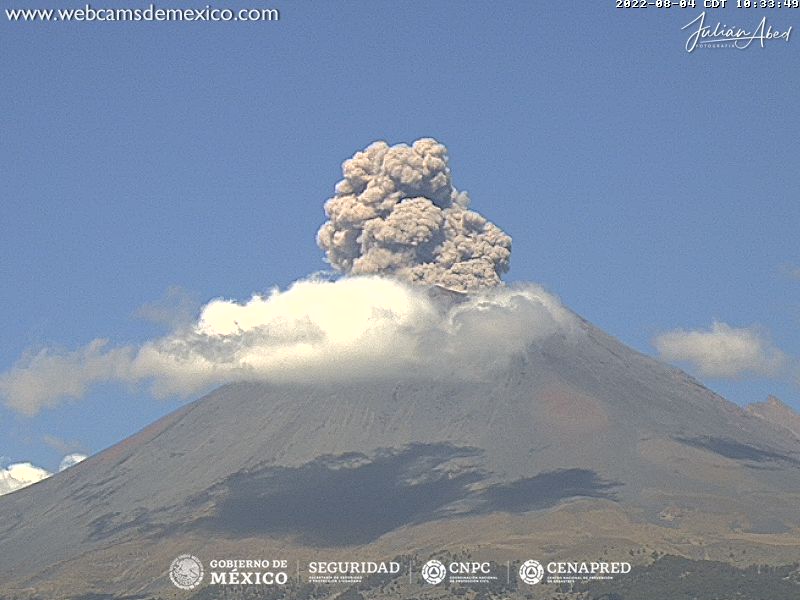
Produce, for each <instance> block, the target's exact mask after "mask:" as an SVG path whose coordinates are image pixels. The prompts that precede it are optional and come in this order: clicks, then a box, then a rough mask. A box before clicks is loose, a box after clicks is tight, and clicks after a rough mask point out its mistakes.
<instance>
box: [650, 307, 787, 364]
mask: <svg viewBox="0 0 800 600" xmlns="http://www.w3.org/2000/svg"><path fill="white" fill-rule="evenodd" d="M653 345H654V346H655V348H656V350H658V353H659V355H660V357H661V358H662V359H663V360H666V361H669V362H686V363H689V364H691V365H692V367H693V368H695V369H696V370H697V371H698V372H699V373H700V374H701V375H704V376H706V377H721V378H735V377H741V376H745V375H760V376H775V375H778V374H779V373H780V372H781V370H782V369H783V368H784V366H786V364H787V357H786V355H785V354H784V353H783V352H782V351H781V350H779V349H778V348H776V347H775V346H774V345H773V344H772V342H770V341H769V339H768V338H767V337H766V336H765V335H764V334H763V333H761V332H760V331H759V330H758V329H757V328H754V327H742V328H736V327H731V326H730V325H728V324H726V323H722V322H717V321H715V322H714V323H713V324H712V326H711V329H708V330H684V329H676V330H673V331H667V332H665V333H662V334H660V335H658V336H656V337H655V338H654V339H653Z"/></svg>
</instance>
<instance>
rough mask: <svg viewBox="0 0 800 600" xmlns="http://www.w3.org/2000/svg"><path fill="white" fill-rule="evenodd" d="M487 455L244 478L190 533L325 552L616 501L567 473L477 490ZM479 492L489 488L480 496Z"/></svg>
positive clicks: (351, 462) (329, 462) (357, 463)
mask: <svg viewBox="0 0 800 600" xmlns="http://www.w3.org/2000/svg"><path fill="white" fill-rule="evenodd" d="M481 454H482V451H481V450H478V449H476V448H469V447H455V446H452V445H449V444H414V445H410V446H407V447H405V448H403V449H399V450H398V449H393V450H382V451H380V452H378V453H377V454H376V455H375V456H374V457H367V456H365V455H363V454H357V453H352V454H346V455H342V456H337V457H331V456H326V457H320V458H318V459H316V460H314V461H311V462H309V463H307V464H305V465H303V466H301V467H298V468H286V467H267V468H264V469H260V470H257V471H252V472H246V473H245V472H243V473H236V474H234V475H232V476H230V477H228V478H227V480H226V481H225V482H224V483H222V484H221V485H220V486H217V487H215V488H212V489H211V490H209V491H208V492H207V493H205V494H203V495H202V496H200V497H198V498H196V499H195V502H196V503H197V505H198V506H200V505H204V504H207V503H209V502H210V503H213V504H214V506H215V514H214V515H213V516H211V517H205V518H202V519H199V520H198V521H195V522H194V523H192V524H190V527H195V526H199V527H201V528H203V529H206V530H210V531H212V532H215V533H222V534H225V535H231V536H248V535H264V534H266V535H273V536H289V537H295V538H298V539H299V540H301V541H302V542H304V543H306V544H311V545H317V546H347V545H354V544H362V543H368V542H371V541H373V540H375V539H377V538H378V537H380V536H381V535H383V534H385V533H387V532H389V531H392V530H394V529H397V528H399V527H402V526H404V525H412V524H417V523H423V522H426V521H431V520H435V519H440V518H447V517H449V516H453V515H454V514H455V513H454V512H453V511H452V507H453V505H458V506H461V509H460V510H459V511H458V514H459V515H461V516H463V515H466V514H485V513H490V512H496V511H502V512H524V511H528V510H534V509H541V508H548V507H551V506H554V505H556V504H557V503H558V502H559V501H561V500H564V499H566V498H573V497H579V496H583V497H590V498H608V499H614V495H613V492H612V491H611V489H612V488H613V487H615V486H617V485H619V484H618V483H615V482H606V481H603V480H602V479H600V478H599V477H598V476H597V474H596V473H594V472H593V471H588V470H584V469H565V470H559V471H553V472H549V473H541V474H539V475H536V476H534V477H530V478H526V479H521V480H519V481H516V482H512V483H509V484H497V485H492V486H489V487H483V489H480V490H475V487H476V486H475V485H474V484H476V483H479V482H482V481H486V480H487V479H488V477H489V475H488V474H487V473H486V472H485V471H484V470H482V469H481V468H479V467H478V464H479V462H480V455H481ZM477 487H480V486H477Z"/></svg>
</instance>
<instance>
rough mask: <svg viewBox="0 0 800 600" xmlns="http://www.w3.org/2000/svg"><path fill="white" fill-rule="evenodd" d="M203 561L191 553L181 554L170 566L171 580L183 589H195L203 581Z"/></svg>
mask: <svg viewBox="0 0 800 600" xmlns="http://www.w3.org/2000/svg"><path fill="white" fill-rule="evenodd" d="M203 574H204V573H203V563H201V562H200V559H199V558H197V557H196V556H192V555H191V554H181V555H180V556H179V557H178V558H176V559H175V560H173V561H172V564H171V565H170V566H169V578H170V581H172V583H173V584H174V585H175V587H178V588H180V589H182V590H193V589H194V588H196V587H197V586H198V585H200V582H202V581H203Z"/></svg>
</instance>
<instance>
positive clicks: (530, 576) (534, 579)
mask: <svg viewBox="0 0 800 600" xmlns="http://www.w3.org/2000/svg"><path fill="white" fill-rule="evenodd" d="M519 578H520V579H522V581H524V582H525V583H527V584H528V585H536V584H537V583H539V582H540V581H541V580H542V579H544V567H543V566H542V563H540V562H539V561H538V560H526V561H525V562H524V563H522V565H521V566H520V568H519Z"/></svg>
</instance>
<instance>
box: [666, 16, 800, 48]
mask: <svg viewBox="0 0 800 600" xmlns="http://www.w3.org/2000/svg"><path fill="white" fill-rule="evenodd" d="M692 25H694V26H695V27H696V29H694V30H690V31H691V32H692V33H691V35H690V36H689V39H687V40H686V51H687V52H693V51H694V49H695V48H697V47H698V46H705V45H707V44H716V43H724V42H727V43H729V44H731V45H732V46H733V47H734V48H737V49H738V50H745V49H746V48H749V47H750V45H751V44H752V43H753V42H754V41H755V40H758V41H759V43H760V44H761V47H762V48H763V47H764V42H766V41H768V40H783V41H785V42H788V41H789V36H790V35H791V33H792V27H789V28H788V29H786V30H785V31H780V30H778V29H775V28H773V27H772V25H767V17H762V18H761V21H760V22H759V23H758V25H757V26H756V28H755V29H753V30H752V31H750V30H748V29H742V28H741V27H732V26H728V25H724V24H722V23H720V22H719V21H718V22H717V24H716V26H715V27H713V28H712V27H711V26H710V25H706V13H705V11H703V12H701V13H700V14H699V15H697V17H695V18H694V19H693V20H692V21H691V22H689V23H687V24H686V25H684V26H683V27H681V29H682V30H683V29H687V28H689V27H691V26H692Z"/></svg>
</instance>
